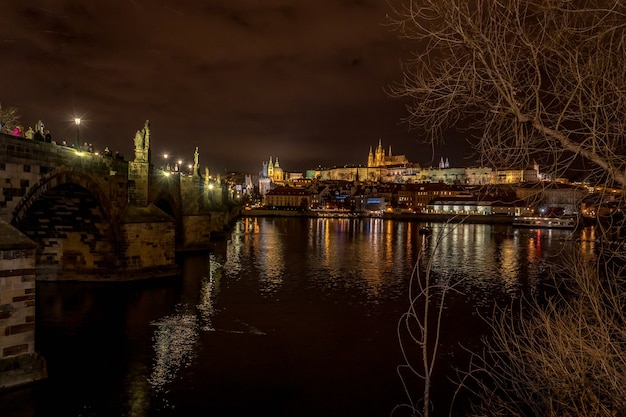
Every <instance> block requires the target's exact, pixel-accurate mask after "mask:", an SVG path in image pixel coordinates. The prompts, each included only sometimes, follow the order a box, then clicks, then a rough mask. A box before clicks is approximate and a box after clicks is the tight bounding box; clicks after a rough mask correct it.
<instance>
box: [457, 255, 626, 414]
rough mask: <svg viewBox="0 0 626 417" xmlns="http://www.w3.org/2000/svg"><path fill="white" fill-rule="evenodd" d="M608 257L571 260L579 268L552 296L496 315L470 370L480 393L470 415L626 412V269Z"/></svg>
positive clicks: (570, 262) (558, 280) (559, 274)
mask: <svg viewBox="0 0 626 417" xmlns="http://www.w3.org/2000/svg"><path fill="white" fill-rule="evenodd" d="M611 256H612V255H611ZM606 261H607V260H606V259H605V260H604V261H602V262H601V263H599V264H597V265H593V264H590V263H587V262H584V261H583V262H581V261H580V259H570V260H568V262H567V263H566V264H567V265H568V266H569V267H570V268H571V267H575V268H576V270H575V271H569V272H573V273H570V274H569V275H568V276H569V278H570V279H569V280H567V281H566V284H565V285H564V288H561V289H560V291H559V292H557V293H556V294H554V296H553V297H550V298H548V299H547V300H540V299H537V298H535V299H533V300H531V303H532V307H531V308H530V309H527V310H526V311H521V312H519V311H518V312H514V311H513V310H510V309H509V310H502V311H500V313H501V314H496V315H494V317H493V318H492V319H491V323H492V330H493V337H492V338H490V339H488V340H487V342H486V344H487V349H486V355H485V356H475V357H474V359H475V360H476V362H474V364H473V365H474V366H473V367H472V368H471V370H470V372H469V373H468V374H467V375H466V376H467V377H468V380H471V381H474V382H475V384H469V385H470V386H476V387H478V389H477V390H476V393H477V396H479V397H480V398H481V401H480V402H478V403H477V405H476V406H475V408H474V413H473V415H475V416H485V415H490V416H550V417H552V416H554V417H556V416H605V417H615V416H623V415H626V346H625V345H626V293H625V292H624V291H623V288H624V277H625V275H624V273H625V272H626V271H625V270H624V264H623V262H620V263H621V266H618V267H617V268H616V269H612V268H608V269H607V268H606V265H607V264H611V265H613V266H615V265H616V263H613V262H608V263H607V262H606ZM598 267H601V269H602V272H601V273H600V274H598ZM557 275H558V279H557V282H561V280H562V279H563V275H562V273H558V274H557ZM561 285H563V284H561ZM520 315H521V316H522V317H520ZM524 315H526V316H525V317H524Z"/></svg>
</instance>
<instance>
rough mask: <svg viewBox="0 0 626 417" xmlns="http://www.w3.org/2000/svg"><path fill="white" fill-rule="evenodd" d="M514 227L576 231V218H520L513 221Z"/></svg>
mask: <svg viewBox="0 0 626 417" xmlns="http://www.w3.org/2000/svg"><path fill="white" fill-rule="evenodd" d="M513 226H514V227H530V228H547V229H574V228H576V219H575V218H574V217H541V216H520V217H516V218H515V219H514V220H513Z"/></svg>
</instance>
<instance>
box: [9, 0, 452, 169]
mask: <svg viewBox="0 0 626 417" xmlns="http://www.w3.org/2000/svg"><path fill="white" fill-rule="evenodd" d="M389 12H390V9H389V6H388V4H387V2H386V1H384V0H316V1H296V0H263V1H252V0H89V1H83V0H29V1H24V0H3V1H2V2H1V3H0V17H1V21H2V23H1V24H0V35H1V36H0V48H1V50H0V54H1V57H2V58H1V60H0V103H1V104H2V105H3V107H7V106H11V107H16V108H17V109H18V110H19V114H20V115H21V119H20V120H21V123H22V124H23V125H24V126H25V127H28V126H33V125H34V124H35V122H37V120H39V119H41V120H42V121H43V122H44V124H45V127H46V128H47V129H50V131H51V133H52V136H53V139H54V140H57V141H60V140H62V139H67V140H68V141H73V140H74V139H75V136H76V128H75V125H74V118H75V117H81V118H82V123H81V126H80V131H79V135H80V142H83V141H87V142H91V143H93V145H94V147H95V148H96V149H103V148H104V147H105V146H108V147H109V148H110V149H111V150H112V151H119V152H121V153H122V154H124V155H125V156H126V158H127V159H131V158H132V155H133V153H132V147H133V137H134V135H135V132H136V131H137V130H139V129H141V128H143V125H144V122H145V121H146V120H147V119H149V120H150V126H151V133H152V141H151V146H152V158H153V161H155V162H158V160H159V159H160V158H161V157H162V154H163V153H164V152H167V153H169V154H170V155H171V158H176V159H183V160H185V161H190V160H191V159H192V158H193V152H194V149H195V147H196V146H198V147H199V152H200V165H201V166H202V167H204V166H208V167H209V168H210V169H211V170H212V171H213V172H214V171H215V170H218V171H222V170H228V171H245V172H251V173H256V172H258V171H259V170H260V169H261V165H262V161H265V160H267V159H269V157H270V156H272V157H274V158H276V157H279V160H280V163H281V167H282V168H283V169H285V170H286V171H296V172H303V171H305V170H306V169H311V168H316V167H317V166H319V165H322V166H325V167H332V166H343V165H352V164H365V163H366V162H367V152H368V150H369V147H370V146H376V145H377V144H378V140H379V139H382V143H383V146H384V147H385V149H386V150H387V149H388V148H389V146H390V145H391V146H392V149H393V153H394V154H405V155H406V156H407V158H408V159H409V161H411V162H419V163H421V164H423V165H430V164H431V160H433V159H434V160H435V162H434V163H435V164H436V162H437V161H438V160H439V158H440V157H442V156H443V157H450V159H451V163H452V165H456V166H459V165H463V161H459V160H458V159H459V156H457V153H455V152H454V150H453V149H451V147H450V146H449V145H448V146H447V148H446V147H440V148H436V149H435V150H434V152H433V150H431V149H430V147H428V146H425V145H420V144H418V141H417V139H418V137H417V133H416V132H412V131H409V128H408V126H407V125H406V124H404V123H402V121H401V119H402V117H404V116H405V115H406V113H405V107H404V103H402V102H401V101H399V100H397V99H392V98H390V97H389V96H388V95H387V94H386V93H385V89H386V88H387V87H388V86H389V85H390V84H391V83H393V82H394V81H400V80H401V77H402V71H401V65H400V62H401V60H402V59H404V58H406V57H408V53H409V49H410V45H408V44H406V43H404V42H403V41H401V40H399V39H398V34H397V33H395V32H392V31H391V30H390V28H389V27H387V26H386V25H385V23H386V19H385V16H386V14H387V13H389ZM455 158H456V162H457V163H456V164H454V162H455Z"/></svg>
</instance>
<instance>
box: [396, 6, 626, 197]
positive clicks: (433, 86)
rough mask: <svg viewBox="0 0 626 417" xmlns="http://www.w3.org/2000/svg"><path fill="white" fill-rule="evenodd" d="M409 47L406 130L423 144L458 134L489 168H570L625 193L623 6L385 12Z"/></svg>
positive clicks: (401, 90) (399, 90)
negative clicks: (581, 166) (463, 132)
mask: <svg viewBox="0 0 626 417" xmlns="http://www.w3.org/2000/svg"><path fill="white" fill-rule="evenodd" d="M390 16H391V18H390V19H391V22H392V24H393V25H394V26H395V28H396V29H397V30H398V32H399V33H400V36H401V37H403V38H405V39H408V40H409V41H415V42H416V44H415V49H416V52H415V53H414V55H413V56H412V59H410V60H408V61H407V62H406V65H405V67H404V77H403V81H402V82H399V83H397V84H395V85H394V86H392V87H391V89H390V94H391V95H392V96H394V97H409V98H410V99H411V100H412V104H411V105H410V106H409V109H408V110H409V115H408V117H407V118H406V121H407V122H408V123H409V124H410V125H411V126H413V127H414V128H419V129H422V130H424V132H425V133H426V134H427V136H426V138H427V140H428V141H437V140H439V138H441V137H442V136H441V134H442V132H443V131H445V130H447V129H449V128H451V127H457V128H459V127H460V126H462V127H464V128H467V129H468V132H470V133H474V135H473V140H472V143H473V145H474V146H475V148H476V150H477V151H478V153H479V155H480V156H481V157H482V158H483V161H484V163H485V164H486V165H494V166H499V167H502V166H523V165H525V164H528V163H529V162H530V161H532V160H533V159H537V160H541V161H542V162H543V163H544V164H546V163H549V164H550V166H551V167H552V168H553V171H554V174H555V175H558V176H561V175H562V174H563V172H564V171H565V170H567V169H568V168H569V167H570V165H571V163H572V162H573V161H574V160H575V159H576V158H577V157H581V159H584V160H586V161H587V162H590V163H591V164H592V166H593V167H595V168H597V169H599V170H600V174H602V175H605V176H606V177H605V178H607V180H609V181H612V180H615V181H617V183H618V184H621V186H622V187H623V186H624V185H626V171H625V170H626V146H625V145H626V143H625V140H626V139H625V135H624V134H625V132H626V88H625V86H626V3H624V2H623V1H621V0H507V1H503V0H469V1H468V0H413V1H411V0H408V2H407V3H406V4H405V6H404V7H403V8H396V9H394V12H393V13H391V14H390Z"/></svg>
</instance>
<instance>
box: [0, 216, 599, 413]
mask: <svg viewBox="0 0 626 417" xmlns="http://www.w3.org/2000/svg"><path fill="white" fill-rule="evenodd" d="M421 226H422V225H421V224H419V223H408V222H394V221H389V220H382V219H363V220H358V219H280V218H277V219H271V218H257V219H241V220H239V221H238V222H237V223H236V225H235V227H234V229H233V231H232V232H231V233H229V234H228V236H227V238H226V240H225V241H223V242H217V246H216V248H215V251H214V252H213V253H211V254H194V255H185V256H184V257H181V259H180V263H181V266H182V267H183V270H182V273H181V275H180V276H178V277H172V278H167V279H158V280H154V281H142V282H133V283H121V284H95V283H88V284H86V283H43V282H42V283H37V288H36V291H37V321H36V326H37V328H36V329H37V330H36V337H37V341H36V342H37V344H36V346H37V350H38V351H39V352H40V353H42V354H43V355H44V357H45V358H46V359H47V361H48V372H49V378H48V379H47V380H46V381H43V382H41V383H38V384H35V385H34V386H30V387H27V388H22V389H16V390H12V391H10V392H8V393H5V394H2V395H0V416H1V417H17V416H28V417H30V416H64V417H69V416H176V417H183V416H185V417H186V416H190V417H191V416H242V415H262V416H293V417H296V416H320V417H321V416H326V417H329V416H389V415H390V414H391V412H392V410H393V409H394V407H395V406H396V405H397V404H401V403H405V402H407V395H406V394H405V391H404V388H403V385H402V383H401V380H400V378H399V377H398V374H397V371H396V367H397V366H398V365H400V364H401V363H402V362H403V359H402V354H401V349H400V344H399V342H398V337H397V323H398V319H399V318H400V316H401V315H402V313H403V312H405V311H406V310H407V308H408V293H407V288H408V286H409V280H410V277H411V272H412V270H413V268H414V266H415V261H416V259H417V256H418V252H419V251H420V248H422V244H423V241H422V239H423V237H422V235H420V234H419V228H420V227H421ZM432 226H433V228H434V232H433V235H432V236H431V237H429V238H428V242H425V246H424V250H425V251H426V253H427V254H428V255H427V259H432V261H433V272H434V273H433V277H434V279H435V280H438V281H441V280H449V281H450V282H460V283H459V285H458V287H457V289H458V290H459V291H458V292H455V293H451V294H450V295H449V296H448V298H447V303H446V304H445V306H446V309H445V312H444V325H443V326H444V327H443V330H444V331H443V335H442V339H441V349H442V350H441V353H440V357H439V361H438V362H437V365H436V366H437V370H438V372H436V374H437V376H438V377H437V378H436V381H435V385H434V386H433V391H434V401H435V411H439V412H440V413H441V414H442V415H445V412H446V411H447V403H448V402H449V398H448V396H449V393H450V386H449V384H448V383H447V382H446V381H447V379H448V378H449V377H453V376H454V372H453V371H452V368H451V367H452V366H463V359H464V355H463V350H462V349H460V348H459V344H461V345H463V346H467V347H471V348H474V347H476V346H479V338H480V336H481V335H482V334H483V333H485V332H486V330H485V329H486V327H485V325H484V322H483V321H482V319H481V318H480V317H479V316H480V314H485V313H486V312H489V311H491V308H492V306H493V304H494V302H498V303H507V302H509V301H510V300H513V299H516V298H518V297H519V296H520V295H521V294H522V293H523V292H525V291H537V290H538V288H540V285H541V281H542V277H543V276H544V272H545V264H546V261H547V260H548V259H549V258H550V257H552V256H556V257H559V256H562V254H563V253H564V251H565V252H569V251H571V250H572V241H573V240H574V239H575V240H578V241H580V240H581V239H582V241H583V242H587V241H589V242H590V243H583V245H582V252H581V254H582V255H583V256H587V254H589V253H591V252H592V249H593V248H592V243H591V241H592V240H593V230H587V229H585V230H583V231H582V232H577V233H576V234H575V235H574V236H572V233H571V232H567V231H558V230H552V231H550V230H542V231H537V230H516V229H513V228H511V227H509V226H491V225H474V224H473V225H443V224H434V225H432ZM581 233H582V234H581ZM405 348H407V349H408V351H409V352H410V355H412V359H414V360H415V361H418V360H420V355H419V352H418V351H417V349H416V348H415V347H414V346H410V345H409V346H407V345H406V344H405ZM407 384H408V385H407V386H408V389H409V391H410V392H411V395H412V396H413V398H414V399H415V400H417V399H418V398H419V396H420V395H419V391H420V387H419V381H418V380H415V379H408V381H407ZM436 414H437V413H436ZM394 415H406V413H400V412H398V413H397V414H394Z"/></svg>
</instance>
